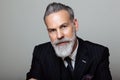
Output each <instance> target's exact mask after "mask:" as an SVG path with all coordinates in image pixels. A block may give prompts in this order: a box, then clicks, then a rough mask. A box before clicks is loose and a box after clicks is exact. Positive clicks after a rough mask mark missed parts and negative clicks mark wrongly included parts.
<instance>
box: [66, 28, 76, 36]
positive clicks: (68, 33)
mask: <svg viewBox="0 0 120 80" xmlns="http://www.w3.org/2000/svg"><path fill="white" fill-rule="evenodd" d="M73 32H74V30H73V29H72V28H70V29H68V30H65V31H64V35H65V37H67V38H72V36H73Z"/></svg>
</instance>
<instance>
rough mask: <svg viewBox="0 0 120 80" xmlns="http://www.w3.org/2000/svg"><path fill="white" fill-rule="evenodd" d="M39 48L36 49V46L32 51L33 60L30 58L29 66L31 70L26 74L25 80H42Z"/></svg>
mask: <svg viewBox="0 0 120 80" xmlns="http://www.w3.org/2000/svg"><path fill="white" fill-rule="evenodd" d="M39 56H40V48H38V46H36V47H35V48H34V51H33V58H32V64H31V68H30V71H29V72H28V73H27V77H26V80H28V79H30V78H35V79H37V80H42V79H40V76H41V74H40V72H41V71H40V59H39V58H40V57H39Z"/></svg>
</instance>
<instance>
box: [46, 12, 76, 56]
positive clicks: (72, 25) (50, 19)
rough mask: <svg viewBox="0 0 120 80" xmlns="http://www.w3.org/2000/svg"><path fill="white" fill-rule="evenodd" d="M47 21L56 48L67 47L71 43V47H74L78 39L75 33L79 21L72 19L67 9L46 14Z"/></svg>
mask: <svg viewBox="0 0 120 80" xmlns="http://www.w3.org/2000/svg"><path fill="white" fill-rule="evenodd" d="M45 22H46V25H47V30H48V34H49V37H50V40H51V43H52V44H53V46H54V48H55V47H59V48H58V49H60V48H61V47H64V48H65V47H66V49H67V45H69V44H70V43H72V45H71V48H73V47H74V43H75V41H76V40H75V39H76V35H75V34H76V30H78V22H77V20H76V19H74V20H73V21H71V20H70V16H69V14H68V12H67V11H65V10H61V11H58V12H55V13H51V14H50V15H48V16H46V18H45ZM72 50H73V49H72ZM58 52H59V51H58ZM69 53H70V52H69ZM66 56H67V55H66Z"/></svg>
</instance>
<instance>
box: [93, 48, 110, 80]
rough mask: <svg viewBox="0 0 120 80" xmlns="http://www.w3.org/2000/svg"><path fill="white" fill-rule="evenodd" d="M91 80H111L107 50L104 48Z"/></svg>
mask: <svg viewBox="0 0 120 80" xmlns="http://www.w3.org/2000/svg"><path fill="white" fill-rule="evenodd" d="M93 80H112V77H111V73H110V69H109V50H108V48H105V49H104V51H103V53H102V57H101V60H100V62H99V63H98V66H97V68H96V72H95V77H94V79H93Z"/></svg>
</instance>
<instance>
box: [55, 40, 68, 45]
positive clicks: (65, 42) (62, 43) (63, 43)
mask: <svg viewBox="0 0 120 80" xmlns="http://www.w3.org/2000/svg"><path fill="white" fill-rule="evenodd" d="M68 43H69V41H64V42H60V43H57V45H58V46H64V45H66V44H68Z"/></svg>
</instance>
